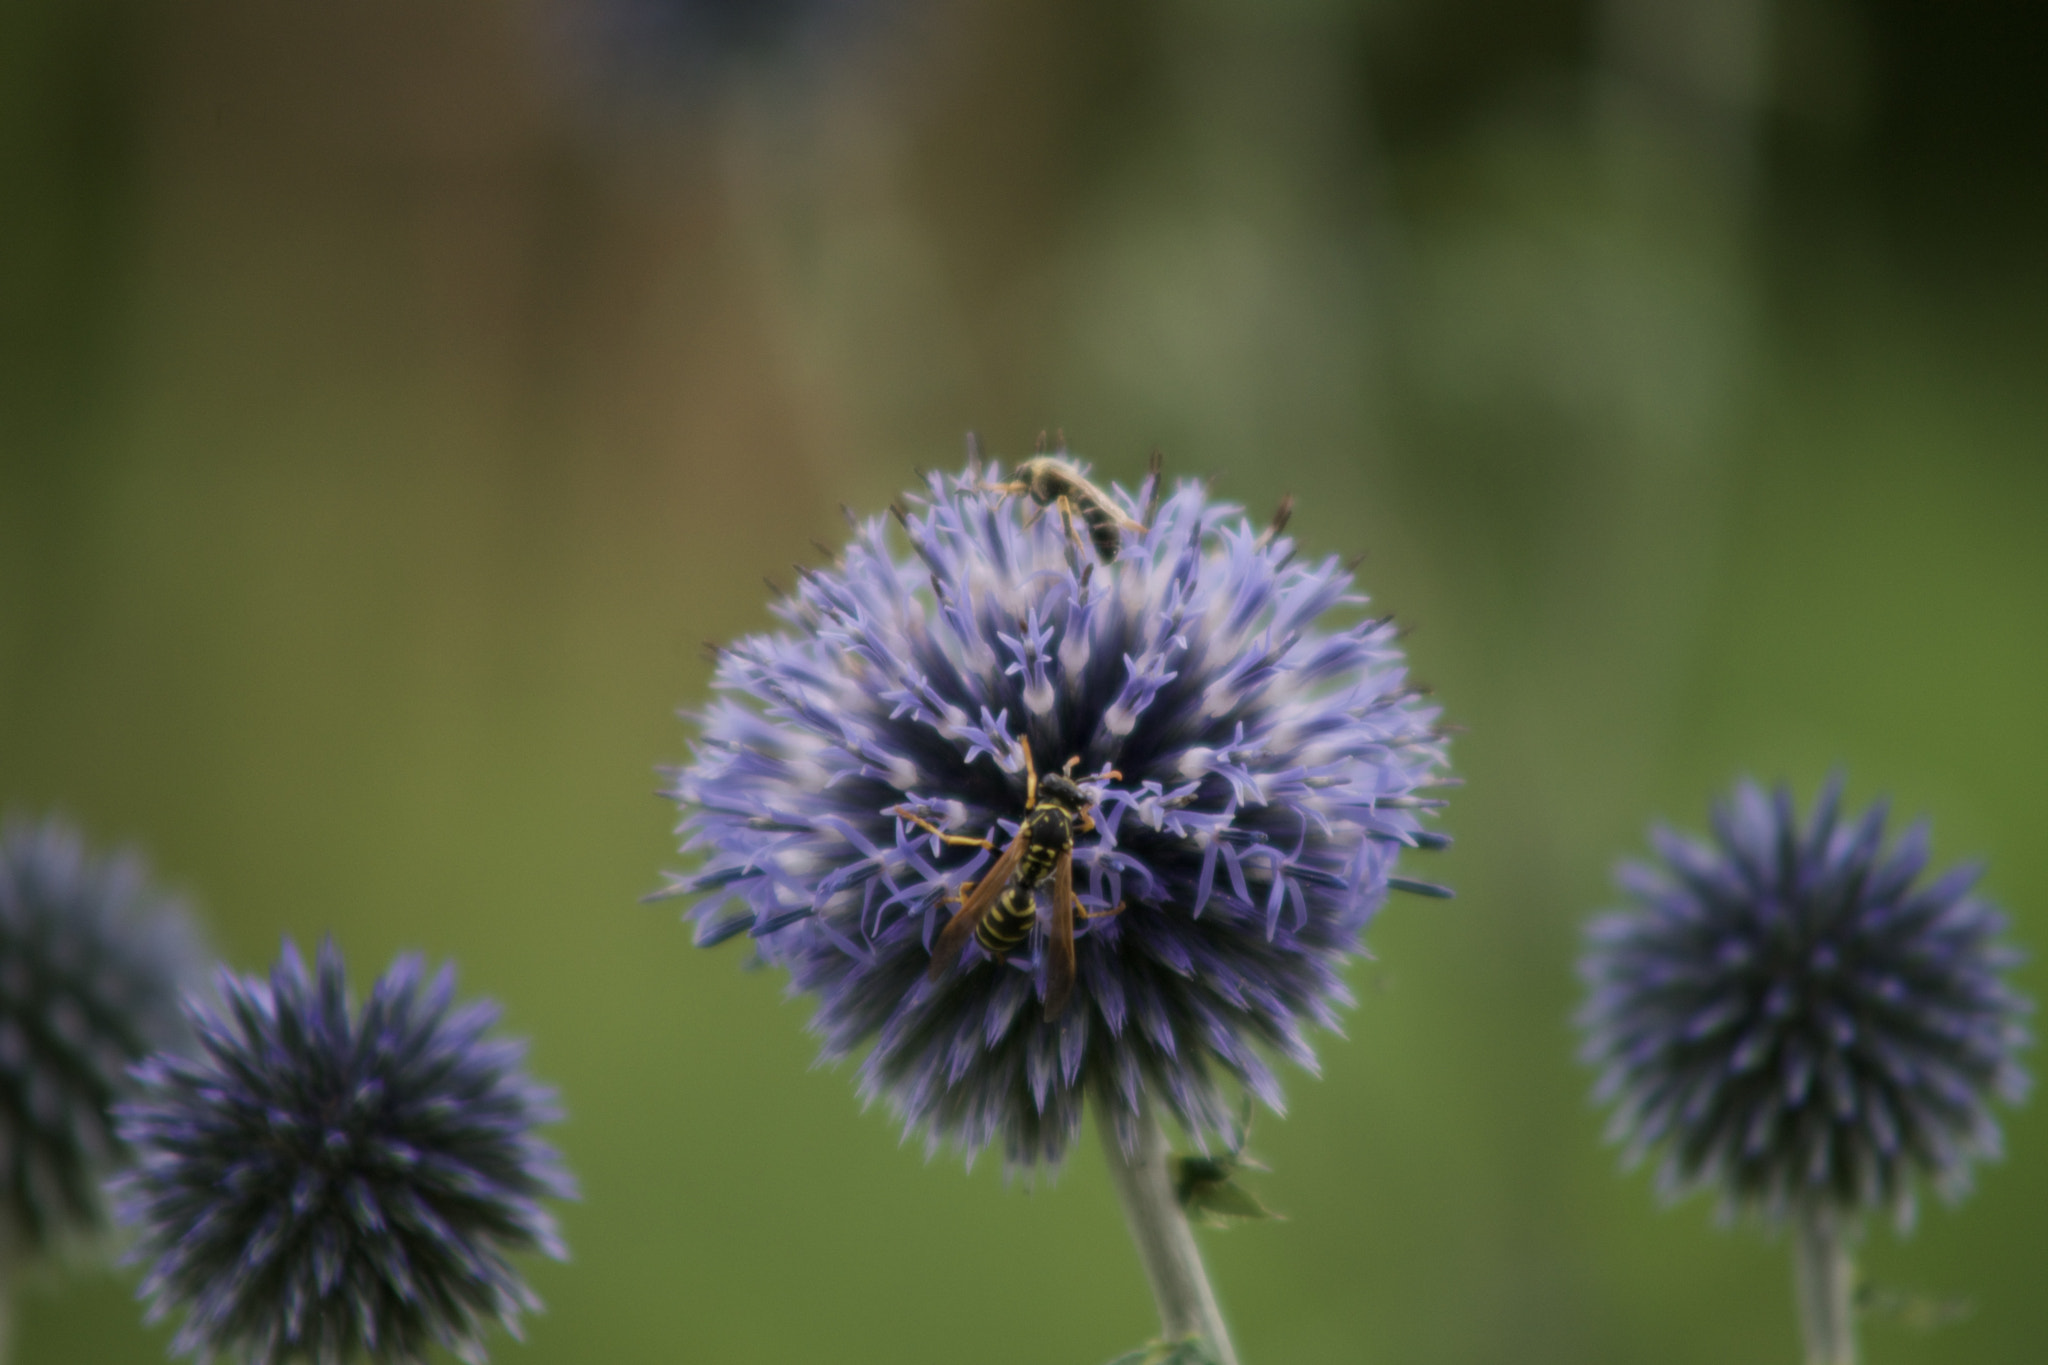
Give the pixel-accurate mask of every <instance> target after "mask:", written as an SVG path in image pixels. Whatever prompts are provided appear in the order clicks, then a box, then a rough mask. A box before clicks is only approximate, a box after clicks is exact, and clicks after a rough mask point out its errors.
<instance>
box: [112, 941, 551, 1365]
mask: <svg viewBox="0 0 2048 1365" xmlns="http://www.w3.org/2000/svg"><path fill="white" fill-rule="evenodd" d="M454 989H455V979H454V972H453V969H452V968H445V967H444V968H443V969H442V970H441V971H440V972H438V973H437V974H435V976H434V977H433V978H432V979H431V980H427V979H426V978H425V976H424V973H423V969H422V965H421V962H420V960H419V959H418V958H416V957H409V956H408V957H401V958H400V959H398V961H397V962H396V963H395V964H393V966H392V968H391V970H390V971H389V972H387V973H386V974H385V975H384V977H383V978H382V979H381V980H379V981H378V982H377V984H376V986H375V987H374V988H373V989H372V991H371V993H370V998H369V1000H368V1001H367V1002H366V1003H365V1004H364V1005H363V1007H362V1009H361V1010H360V1011H356V1010H353V1009H352V1008H351V1002H350V1000H349V995H348V987H347V980H346V974H345V970H344V967H343V963H342V958H341V953H340V951H339V950H338V949H336V948H335V946H334V945H333V943H332V942H327V943H323V944H322V945H321V949H320V954H319V961H318V965H317V968H316V971H315V972H314V973H313V974H311V975H309V974H308V973H307V971H306V967H305V964H304V962H303V961H302V960H301V959H300V957H299V954H298V951H297V949H296V948H294V947H293V946H292V945H291V944H290V943H289V942H287V943H286V944H285V947H284V951H283V953H282V955H281V956H280V957H279V959H278V963H277V965H276V966H275V967H274V968H272V969H271V973H270V977H269V980H268V981H266V980H264V979H263V978H261V977H256V976H239V975H236V974H235V973H232V972H228V971H223V972H222V973H221V978H220V996H221V1002H222V1003H221V1004H220V1006H219V1007H218V1008H214V1007H212V1006H210V1005H204V1004H198V1003H194V1004H193V1005H191V1006H190V1014H191V1019H192V1023H193V1026H194V1028H195V1030H196V1031H197V1033H198V1035H199V1041H200V1051H199V1054H198V1055H197V1056H195V1057H190V1058H188V1057H181V1056H173V1055H160V1056H157V1057H153V1058H151V1059H149V1060H148V1061H147V1062H145V1063H143V1064H142V1065H141V1066H139V1067H138V1068H137V1069H136V1076H137V1079H138V1080H139V1081H140V1082H141V1087H142V1093H141V1094H140V1096H139V1097H138V1098H137V1099H136V1100H134V1101H132V1102H130V1103H128V1104H126V1105H123V1106H122V1107H121V1110H120V1122H121V1132H122V1135H123V1136H124V1137H125V1138H126V1139H127V1140H128V1141H129V1142H130V1143H132V1144H133V1145H134V1146H135V1148H136V1149H137V1151H138V1153H139V1160H138V1162H137V1164H136V1166H135V1168H134V1169H133V1170H132V1171H131V1172H130V1173H128V1174H127V1175H126V1176H124V1177H122V1179H121V1180H120V1181H119V1182H117V1184H116V1187H115V1188H116V1193H117V1195H118V1196H119V1199H120V1205H119V1211H120V1215H121V1218H122V1221H123V1222H125V1223H127V1224H129V1225H131V1226H132V1227H133V1228H134V1229H135V1230H136V1232H137V1234H138V1237H139V1244H138V1246H137V1248H136V1251H135V1253H134V1254H135V1258H136V1259H138V1260H143V1261H146V1262H148V1263H149V1267H150V1268H149V1273H148V1275H147V1276H146V1278H145V1279H144V1280H143V1283H142V1287H141V1290H140V1291H139V1292H140V1293H141V1294H142V1295H143V1296H144V1297H146V1298H148V1299H149V1300H151V1305H150V1313H149V1316H150V1318H151V1320H155V1319H158V1318H161V1317H163V1316H165V1315H167V1314H169V1313H170V1312H171V1311H173V1310H174V1309H183V1310H184V1311H185V1313H186V1318H185V1322H184V1324H183V1326H182V1327H181V1328H180V1330H179V1332H178V1334H177V1337H176V1339H175V1340H174V1341H173V1343H172V1350H173V1351H174V1352H175V1353H178V1354H190V1355H196V1356H198V1357H199V1358H200V1359H202V1360H207V1359H211V1358H212V1357H213V1355H214V1354H215V1353H224V1354H228V1355H232V1356H234V1357H236V1358H237V1359H241V1360H246V1361H249V1362H252V1363H253V1365H272V1363H273V1362H281V1361H284V1360H287V1359H291V1358H294V1357H300V1358H305V1359H309V1360H312V1361H315V1362H318V1363H319V1365H342V1362H345V1361H349V1360H353V1359H355V1358H357V1357H358V1356H367V1357H368V1358H369V1359H371V1360H374V1361H379V1362H407V1363H408V1365H411V1363H413V1362H422V1361H424V1359H425V1357H426V1353H427V1350H428V1348H429V1347H430V1346H435V1345H438V1346H442V1347H445V1348H446V1349H448V1350H450V1351H452V1352H454V1353H455V1354H456V1355H457V1356H458V1357H460V1358H461V1359H463V1360H466V1361H481V1360H482V1359H484V1352H483V1347H482V1335H483V1331H484V1328H485V1326H486V1325H487V1323H488V1322H489V1320H490V1319H493V1318H495V1319H497V1320H498V1321H499V1322H501V1323H503V1324H504V1326H505V1327H506V1328H507V1330H510V1331H512V1332H513V1333H514V1334H515V1335H516V1334H517V1331H518V1317H519V1314H520V1312H521V1310H524V1309H532V1308H535V1307H537V1306H538V1303H537V1300H536V1299H535V1298H534V1296H533V1294H532V1292H531V1291H530V1290H529V1289H528V1288H527V1286H526V1283H525V1281H524V1280H523V1279H522V1278H521V1276H520V1275H519V1273H518V1271H517V1270H516V1269H514V1267H513V1265H512V1263H511V1260H510V1259H509V1258H510V1256H511V1254H513V1253H516V1252H522V1251H538V1252H540V1253H542V1254H543V1255H546V1256H551V1257H553V1258H555V1259H557V1260H560V1259H563V1258H564V1256H565V1252H564V1249H563V1246H562V1242H561V1239H560V1237H559V1236H558V1235H557V1233H556V1230H555V1222H554V1218H553V1216H552V1215H551V1214H549V1213H548V1212H547V1210H546V1209H544V1208H543V1207H542V1206H541V1204H540V1200H542V1199H544V1198H556V1199H567V1198H573V1197H574V1196H575V1186H574V1183H573V1181H572V1180H571V1179H570V1177H569V1176H568V1174H567V1173H566V1172H565V1170H564V1169H563V1167H562V1164H561V1160H560V1157H559V1156H558V1155H557V1154H556V1152H555V1151H554V1149H553V1148H551V1147H549V1146H548V1145H547V1144H546V1143H544V1142H542V1141H540V1140H539V1139H538V1138H537V1137H535V1136H534V1134H533V1130H534V1128H535V1127H536V1126H537V1125H539V1124H541V1123H545V1122H549V1121H551V1120H554V1119H556V1118H558V1117H559V1114H558V1111H557V1109H556V1107H555V1103H554V1096H553V1093H552V1092H551V1091H549V1090H547V1089H545V1088H543V1087H541V1086H538V1085H536V1084H534V1083H533V1082H532V1081H531V1080H529V1079H528V1078H527V1077H526V1075H525V1073H524V1072H523V1070H522V1069H521V1063H522V1060H523V1057H524V1051H525V1049H524V1045H523V1044H521V1043H517V1042H511V1041H506V1040H503V1039H497V1038H490V1037H486V1036H485V1035H486V1033H487V1032H488V1030H489V1029H490V1028H491V1026H492V1025H493V1024H495V1023H496V1022H497V1018H498V1009H497V1007H496V1006H495V1005H493V1004H490V1003H488V1002H479V1003H472V1004H469V1005H466V1006H463V1007H461V1008H455V1007H454V1005H453V1000H454Z"/></svg>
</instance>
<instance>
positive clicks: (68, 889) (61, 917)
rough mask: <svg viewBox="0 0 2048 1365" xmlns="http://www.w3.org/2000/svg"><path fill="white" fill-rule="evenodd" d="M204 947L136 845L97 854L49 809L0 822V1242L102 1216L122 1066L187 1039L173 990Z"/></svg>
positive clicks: (86, 1225) (197, 972) (193, 976)
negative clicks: (153, 880) (153, 879)
mask: <svg viewBox="0 0 2048 1365" xmlns="http://www.w3.org/2000/svg"><path fill="white" fill-rule="evenodd" d="M205 963H206V955H205V951H204V949H203V948H202V946H201V944H200V941H199V937H198V935H197V933H196V932H195V930H194V929H193V927H192V922H191V919H190V917H189V916H188V915H187V914H186V912H185V909H184V906H183V905H182V904H181V903H180V902H178V901H177V900H176V899H174V898H172V897H169V896H166V895H165V894H163V893H162V892H160V891H158V890H157V889H156V888H154V887H153V886H152V885H151V884H150V881H149V876H148V872H147V869H146V868H145V866H144V865H143V862H142V860H141V859H140V858H139V857H137V856H135V855H133V854H126V855H119V856H114V857H101V856H95V855H94V854H91V853H89V852H88V851H87V849H86V847H85V844H84V842H83V841H82V840H81V839H80V838H79V836H78V833H77V831H76V830H74V829H72V828H71V827H70V826H69V825H67V824H65V823H63V822H62V821H60V820H57V819H54V818H51V819H45V820H42V821H39V822H31V821H28V820H23V819H9V820H8V821H7V823H6V825H5V827H4V829H0V1223H4V1225H5V1226H4V1228H0V1243H4V1245H5V1247H6V1249H7V1252H8V1255H9V1256H16V1255H36V1254H39V1253H41V1252H43V1251H45V1250H47V1249H49V1247H50V1246H51V1245H52V1244H53V1243H61V1242H64V1241H66V1240H69V1239H72V1238H79V1237H88V1238H89V1237H92V1236H95V1235H97V1234H98V1233H100V1232H101V1231H103V1230H104V1229H105V1226H106V1213H105V1208H104V1202H103V1200H102V1199H101V1197H100V1187H101V1182H102V1181H103V1179H104V1178H105V1176H106V1174H107V1173H108V1171H109V1170H110V1169H111V1168H113V1167H115V1166H117V1165H119V1164H120V1163H121V1162H122V1161H123V1160H125V1159H126V1156H127V1153H126V1151H125V1150H124V1149H123V1148H122V1146H121V1144H120V1142H119V1141H118V1140H117V1139H116V1137H115V1134H114V1125H113V1119H112V1116H111V1114H110V1112H109V1108H110V1106H111V1105H112V1104H113V1102H114V1101H115V1100H116V1099H117V1098H118V1097H119V1096H121V1095H123V1094H125V1093H127V1092H128V1090H129V1089H130V1082H129V1078H128V1068H129V1066H130V1065H131V1064H133V1063H134V1062H136V1061H139V1060H140V1059H141V1058H143V1057H144V1056H146V1055H148V1054H149V1053H151V1052H154V1051H157V1050H159V1049H163V1048H172V1047H178V1046H182V1045H184V1044H185V1043H186V1042H187V1041H188V1040H189V1034H188V1033H187V1031H186V1028H185V1020H184V1016H183V1015H182V1013H181V1012H180V1010H179V1001H180V999H181V997H182V995H183V992H184V991H185V989H186V988H187V987H188V986H190V985H192V984H194V983H196V982H197V981H199V980H201V979H203V977H204V968H205Z"/></svg>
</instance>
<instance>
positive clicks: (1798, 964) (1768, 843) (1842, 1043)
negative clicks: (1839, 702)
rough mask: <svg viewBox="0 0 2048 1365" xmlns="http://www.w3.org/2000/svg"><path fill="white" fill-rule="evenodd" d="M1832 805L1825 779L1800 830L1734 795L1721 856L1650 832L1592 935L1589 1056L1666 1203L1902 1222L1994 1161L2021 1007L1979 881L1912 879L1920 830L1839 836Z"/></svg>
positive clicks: (1971, 873)
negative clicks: (1917, 1197) (1997, 1108)
mask: <svg viewBox="0 0 2048 1365" xmlns="http://www.w3.org/2000/svg"><path fill="white" fill-rule="evenodd" d="M1840 798H1841V782H1840V779H1839V778H1837V779H1835V780H1832V781H1830V782H1829V783H1828V785H1827V786H1826V787H1825V788H1824V789H1823V790H1822V792H1821V795H1820V799H1819V801H1818V803H1817V805H1816V807H1815V809H1814V812H1813V815H1812V818H1811V819H1810V820H1809V821H1808V822H1807V823H1806V826H1805V827H1804V828H1803V829H1802V828H1801V827H1800V824H1799V821H1798V818H1797V814H1796V812H1795V811H1794V809H1793V804H1792V797H1791V793H1790V792H1789V791H1787V790H1786V789H1785V788H1783V787H1780V788H1779V789H1778V790H1777V792H1776V793H1775V795H1773V796H1769V797H1767V796H1765V794H1764V793H1763V792H1762V791H1761V790H1760V789H1759V788H1758V787H1756V786H1755V785H1754V784H1753V783H1748V782H1744V783H1743V784H1741V785H1740V786H1738V787H1737V788H1736V789H1735V792H1734V795H1733V797H1732V798H1731V799H1729V800H1727V801H1724V802H1721V803H1719V804H1717V805H1716V807H1715V808H1714V820H1713V825H1714V836H1715V841H1714V846H1711V847H1710V846H1708V845H1706V844H1702V843H1699V842H1697V841H1695V840H1692V839H1688V838H1685V837H1683V836H1680V835H1678V834H1675V833H1672V832H1671V831H1669V830H1663V829H1659V830H1658V831H1656V833H1655V845H1656V849H1657V853H1658V855H1659V857H1660V859H1661V861H1660V862H1659V863H1657V864H1654V865H1652V864H1641V863H1629V864H1625V865H1624V866H1623V868H1622V870H1621V874H1620V882H1621V886H1622V889H1623V891H1624V892H1625V893H1626V894H1627V896H1628V898H1629V899H1630V900H1631V901H1632V902H1633V908H1632V909H1630V910H1628V911H1627V912H1625V913H1620V914H1615V915H1611V916H1608V917H1606V918H1603V919H1600V920H1598V921H1597V922H1595V923H1594V924H1593V925H1592V927H1591V930H1590V933H1589V946H1588V948H1587V952H1586V955H1585V960H1584V962H1583V963H1582V965H1581V972H1582V975H1583V976H1584V977H1585V979H1586V981H1587V983H1588V985H1589V987H1590V992H1591V993H1590V996H1589V998H1588V1000H1587V1002H1586V1005H1585V1008H1584V1010H1583V1011H1582V1013H1581V1016H1580V1022H1581V1025H1582V1026H1583V1028H1584V1030H1585V1033H1586V1049H1585V1056H1586V1060H1587V1061H1588V1062H1590V1063H1591V1064H1593V1065H1595V1066H1597V1067H1599V1068H1600V1071H1601V1079H1600V1086H1599V1095H1600V1097H1601V1098H1602V1099H1603V1100H1613V1101H1615V1102H1616V1112H1615V1116H1614V1124H1613V1130H1612V1132H1613V1136H1615V1137H1616V1138H1618V1139H1626V1141H1627V1142H1628V1144H1629V1148H1630V1152H1631V1155H1632V1157H1633V1156H1640V1155H1641V1154H1642V1153H1643V1152H1644V1151H1646V1150H1647V1149H1649V1148H1651V1147H1653V1146H1658V1145H1661V1146H1662V1147H1663V1148H1664V1150H1665V1158H1664V1164H1663V1183H1664V1185H1665V1187H1666V1188H1667V1190H1670V1191H1672V1192H1681V1191H1684V1190H1688V1189H1691V1188H1693V1187H1695V1186H1700V1185H1714V1186H1718V1187H1719V1188H1720V1189H1721V1191H1722V1193H1723V1196H1724V1199H1725V1202H1726V1205H1727V1206H1728V1207H1729V1208H1730V1209H1731V1210H1734V1209H1742V1208H1753V1209H1757V1210H1759V1211H1761V1212H1762V1213H1763V1214H1765V1216H1767V1217H1770V1218H1777V1217H1779V1216H1782V1215H1784V1214H1787V1213H1790V1212H1795V1211H1798V1210H1799V1209H1802V1208H1805V1209H1820V1210H1838V1211H1844V1212H1854V1211H1856V1210H1859V1209H1863V1208H1875V1207H1888V1208H1890V1209H1892V1210H1893V1211H1894V1213H1896V1214H1897V1215H1898V1216H1899V1218H1900V1219H1901V1221H1902V1222H1903V1221H1904V1220H1905V1219H1906V1218H1908V1217H1909V1216H1910V1213H1911V1209H1912V1196H1913V1186H1914V1183H1915V1182H1914V1177H1916V1176H1923V1175H1924V1176H1926V1177H1929V1178H1931V1179H1932V1180H1933V1181H1934V1183H1935V1185H1936V1186H1937V1188H1939V1189H1941V1190H1942V1191H1943V1192H1944V1193H1947V1194H1950V1195H1954V1194H1957V1193H1959V1192H1960V1191H1961V1190H1962V1188H1963V1187H1964V1185H1965V1183H1966V1181H1967V1177H1968V1172H1969V1167H1970V1164H1971V1162H1972V1161H1974V1160H1976V1159H1977V1158H1979V1157H1986V1156H1992V1155H1995V1154H1996V1153H1997V1152H1998V1150H1999V1131H1998V1125H1997V1124H1996V1122H1994V1120H1993V1119H1992V1116H1991V1102H1992V1100H1993V1099H1994V1098H2003V1099H2006V1100H2015V1099H2018V1098H2019V1097H2020V1096H2021V1095H2022V1094H2023V1093H2024V1092H2025V1089H2026V1084H2027V1078H2026V1074H2025V1073H2024V1072H2023V1071H2022V1070H2021V1068H2020V1066H2019V1063H2018V1061H2017V1060H2016V1053H2017V1052H2018V1050H2019V1048H2020V1047H2021V1046H2022V1045H2023V1044H2024V1042H2025V1041H2026V1034H2025V1030H2024V1029H2023V1028H2022V1027H2021V1023H2020V1020H2021V1018H2022V1017H2023V1015H2024V1013H2025V1011H2026V1009H2027V1004H2026V1002H2025V1001H2024V1000H2023V999H2022V998H2021V997H2019V996H2018V995H2017V994H2015V992H2014V991H2013V990H2012V989H2011V987H2009V986H2008V985H2007V984H2006V981H2005V979H2004V972H2005V969H2006V968H2007V967H2008V966H2009V965H2010V964H2011V963H2012V962H2013V960H2014V955H2013V954H2012V953H2011V952H2010V951H2009V950H2008V949H2006V948H2005V947H2004V946H2002V944H2001V941H2000V936H2001V934H2002V933H2003V931H2004V927H2005V921H2004V919H2003V917H2002V916H2000V915H1999V914H1998V913H1997V912H1996V911H1995V910H1993V909H1992V908H1991V907H1990V906H1989V905H1987V904H1986V903H1985V902H1984V901H1983V900H1981V899H1979V898H1978V897H1977V896H1975V895H1974V894H1972V890H1971V888H1972V887H1973V886H1974V885H1975V883H1976V881H1977V878H1978V875H1979V869H1978V868H1976V867H1975V866H1963V867H1959V868H1956V869H1954V870H1952V871H1950V872H1948V873H1946V874H1944V875H1942V876H1940V877H1937V878H1935V879H1934V880H1932V881H1930V882H1925V883H1922V882H1921V881H1920V880H1919V878H1920V874H1921V872H1922V870H1923V869H1924V868H1925V867H1926V865H1927V858H1928V850H1927V830H1926V826H1925V824H1924V822H1923V823H1919V824H1915V825H1914V826H1913V827H1912V828H1911V829H1909V830H1908V831H1907V832H1906V834H1905V835H1904V837H1902V838H1901V839H1900V840H1899V841H1898V842H1897V843H1896V844H1895V845H1894V846H1893V847H1892V848H1891V849H1889V850H1887V849H1886V848H1885V847H1884V822H1885V808H1884V806H1883V804H1882V803H1880V804H1879V805H1878V806H1876V807H1874V808H1873V809H1872V810H1870V811H1869V812H1868V813H1867V814H1865V815H1864V816H1863V817H1862V818H1861V819H1860V820H1858V821H1855V822H1853V823H1844V822H1842V821H1841V820H1840V819H1839V818H1838V806H1839V803H1840Z"/></svg>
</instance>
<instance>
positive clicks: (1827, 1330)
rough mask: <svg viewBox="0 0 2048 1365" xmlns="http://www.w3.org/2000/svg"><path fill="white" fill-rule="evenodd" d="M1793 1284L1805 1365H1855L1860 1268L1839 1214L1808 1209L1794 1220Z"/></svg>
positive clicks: (1818, 1208)
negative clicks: (1797, 1297) (1804, 1349)
mask: <svg viewBox="0 0 2048 1365" xmlns="http://www.w3.org/2000/svg"><path fill="white" fill-rule="evenodd" d="M1792 1280H1793V1285H1794V1287H1795V1289H1796V1290H1797V1292H1798V1295H1799V1326H1800V1329H1801V1330H1802V1331H1803V1332H1804V1333H1805V1336H1806V1362H1807V1365H1856V1303H1855V1290H1856V1264H1855V1262H1854V1261H1853V1260H1852V1259H1851V1258H1850V1256H1849V1240H1848V1236H1847V1229H1846V1228H1845V1227H1844V1226H1843V1223H1842V1217H1841V1215H1840V1214H1839V1213H1837V1212H1836V1211H1835V1210H1833V1209H1830V1208H1825V1207H1820V1206H1810V1207H1807V1208H1804V1209H1801V1210H1800V1211H1799V1213H1798V1214H1797V1216H1796V1217H1795V1218H1794V1219H1793V1226H1792Z"/></svg>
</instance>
